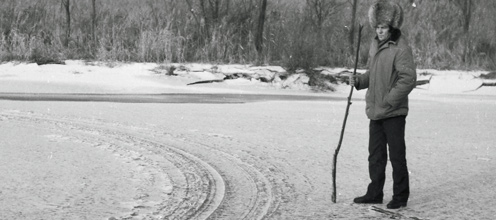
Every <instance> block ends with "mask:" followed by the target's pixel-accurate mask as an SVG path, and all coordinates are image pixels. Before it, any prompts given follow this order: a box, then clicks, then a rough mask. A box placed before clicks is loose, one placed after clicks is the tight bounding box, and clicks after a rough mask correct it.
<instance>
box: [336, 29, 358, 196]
mask: <svg viewBox="0 0 496 220" xmlns="http://www.w3.org/2000/svg"><path fill="white" fill-rule="evenodd" d="M362 28H363V26H362V25H361V24H360V26H359V29H358V46H357V49H356V58H355V69H354V70H353V76H354V75H355V74H356V70H357V66H358V56H359V54H360V39H361V37H362ZM353 89H354V85H351V90H350V95H349V96H348V105H347V106H346V112H345V114H344V120H343V127H342V128H341V136H340V137H339V143H338V147H337V148H336V151H335V152H334V157H333V158H332V202H333V203H336V162H337V159H338V153H339V150H340V149H341V143H342V142H343V136H344V129H345V127H346V120H347V119H348V113H349V111H350V105H351V96H352V95H353Z"/></svg>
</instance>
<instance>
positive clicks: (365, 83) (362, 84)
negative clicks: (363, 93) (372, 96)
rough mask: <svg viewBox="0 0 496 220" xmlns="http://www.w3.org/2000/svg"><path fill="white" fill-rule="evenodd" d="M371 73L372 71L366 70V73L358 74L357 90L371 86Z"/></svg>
mask: <svg viewBox="0 0 496 220" xmlns="http://www.w3.org/2000/svg"><path fill="white" fill-rule="evenodd" d="M369 73H370V71H369V70H367V72H365V73H364V74H361V75H358V76H357V77H356V84H355V88H356V89H357V90H362V89H366V88H369Z"/></svg>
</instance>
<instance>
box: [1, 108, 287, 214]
mask: <svg viewBox="0 0 496 220" xmlns="http://www.w3.org/2000/svg"><path fill="white" fill-rule="evenodd" d="M0 120H11V121H16V122H18V123H19V124H22V125H25V126H43V127H44V128H45V129H49V130H53V131H56V132H58V133H65V134H67V135H68V136H70V137H71V138H73V139H74V141H82V142H86V143H92V144H93V146H95V147H100V148H105V149H106V150H109V151H111V152H113V153H114V154H116V155H117V156H121V157H126V158H128V159H130V160H133V161H139V164H140V166H143V167H145V168H146V169H145V170H148V172H151V173H152V174H153V175H151V176H152V178H151V180H150V182H151V183H150V184H151V185H153V186H154V187H158V188H160V184H161V183H163V182H164V180H162V182H160V181H157V180H156V179H167V180H168V181H169V182H170V183H172V185H173V188H172V189H162V191H163V192H164V193H163V195H164V196H165V197H166V198H162V200H161V201H158V202H157V201H152V200H153V199H151V198H149V197H153V196H151V195H147V194H146V190H143V191H144V192H143V196H140V197H138V198H137V199H136V200H137V201H136V205H135V206H134V207H133V209H132V212H131V214H126V215H123V216H119V217H118V218H120V219H134V218H140V219H155V218H164V219H232V218H233V217H235V218H236V219H266V218H268V217H269V216H270V215H271V214H272V213H274V212H275V211H276V210H277V208H278V206H279V203H280V195H279V193H278V192H277V189H275V186H274V183H273V182H272V181H271V180H269V179H268V178H267V176H266V175H265V174H264V173H263V172H261V171H260V170H258V169H257V168H255V167H253V166H252V165H251V164H250V163H247V162H244V161H243V160H242V159H240V158H238V157H236V156H233V155H231V154H229V153H226V152H223V151H221V150H218V149H215V148H214V147H210V146H208V145H205V144H202V143H197V142H194V141H188V140H185V139H182V137H180V136H174V135H171V134H167V133H158V132H156V131H152V130H148V129H143V128H139V127H133V126H126V125H122V124H117V123H109V122H104V121H96V120H86V119H80V118H69V117H62V118H60V117H59V118H55V117H53V116H50V115H42V114H34V113H28V112H19V111H4V112H1V113H0ZM150 134H152V135H150ZM184 145H187V146H184ZM195 150H198V152H199V153H198V152H196V151H195ZM193 152H194V153H193ZM205 152H210V153H209V154H207V155H205ZM160 172H161V174H160ZM165 174H167V175H165ZM155 177H157V178H155ZM158 177H160V178H158ZM165 182H167V181H165Z"/></svg>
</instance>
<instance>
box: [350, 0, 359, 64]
mask: <svg viewBox="0 0 496 220" xmlns="http://www.w3.org/2000/svg"><path fill="white" fill-rule="evenodd" d="M352 1H353V2H352V3H351V4H352V5H351V25H350V31H349V32H348V33H349V35H348V41H349V42H350V54H353V52H354V51H355V48H354V47H353V44H354V43H355V40H354V39H355V23H356V11H357V6H358V0H352Z"/></svg>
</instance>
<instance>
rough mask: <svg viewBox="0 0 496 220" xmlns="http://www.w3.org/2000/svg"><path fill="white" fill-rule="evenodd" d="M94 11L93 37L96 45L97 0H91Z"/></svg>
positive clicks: (92, 18) (92, 22) (92, 17)
mask: <svg viewBox="0 0 496 220" xmlns="http://www.w3.org/2000/svg"><path fill="white" fill-rule="evenodd" d="M91 5H92V8H93V12H92V14H91V37H92V40H93V43H94V44H95V46H96V0H91Z"/></svg>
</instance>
